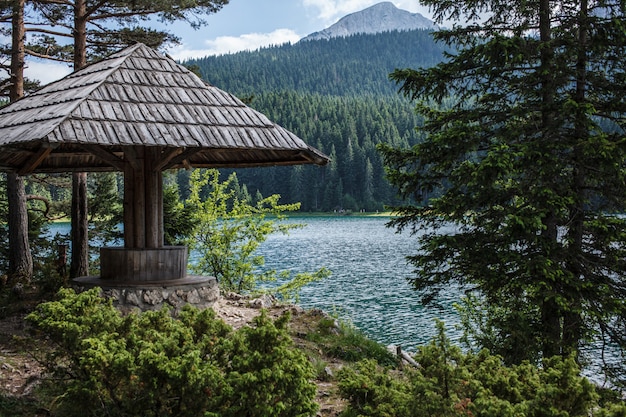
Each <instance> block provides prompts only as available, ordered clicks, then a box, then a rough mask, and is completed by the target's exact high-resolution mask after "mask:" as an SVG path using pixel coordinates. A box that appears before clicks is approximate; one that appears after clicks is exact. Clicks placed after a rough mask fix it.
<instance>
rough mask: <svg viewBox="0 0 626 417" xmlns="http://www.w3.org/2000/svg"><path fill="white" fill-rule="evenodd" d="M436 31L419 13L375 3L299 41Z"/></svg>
mask: <svg viewBox="0 0 626 417" xmlns="http://www.w3.org/2000/svg"><path fill="white" fill-rule="evenodd" d="M415 29H438V26H437V25H436V24H435V23H433V22H432V21H431V20H428V19H427V18H425V17H424V16H422V15H421V14H419V13H411V12H409V11H406V10H402V9H398V8H397V7H396V6H395V5H394V4H393V3H392V2H389V1H385V2H382V3H377V4H375V5H373V6H370V7H368V8H366V9H363V10H361V11H360V12H355V13H351V14H349V15H346V16H344V17H342V18H341V19H339V21H338V22H337V23H335V24H334V25H331V26H329V27H327V28H326V29H324V30H321V31H319V32H315V33H312V34H310V35H308V36H306V37H304V38H302V39H301V40H303V41H304V40H306V41H310V40H319V39H330V38H336V37H345V36H350V35H355V34H357V33H380V32H390V31H394V30H399V31H402V30H415Z"/></svg>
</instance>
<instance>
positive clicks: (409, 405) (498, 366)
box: [338, 324, 625, 417]
mask: <svg viewBox="0 0 626 417" xmlns="http://www.w3.org/2000/svg"><path fill="white" fill-rule="evenodd" d="M415 360H416V361H417V362H418V363H419V364H420V367H419V368H418V369H412V370H411V369H407V370H405V372H404V373H403V374H402V375H401V376H400V375H398V374H397V372H396V371H389V370H386V369H383V368H381V367H380V366H378V365H377V364H376V363H375V362H373V361H371V360H368V361H362V362H359V363H357V364H356V365H355V366H354V367H346V368H344V369H343V370H342V371H341V372H340V373H339V375H338V378H339V389H340V391H341V394H342V396H343V397H344V398H346V399H347V400H348V401H349V406H348V408H347V409H346V411H345V412H344V414H343V415H344V416H346V417H348V416H356V415H358V416H372V417H379V416H380V417H382V416H399V417H402V416H441V417H448V416H450V417H452V416H474V417H479V416H481V417H501V416H527V417H531V416H536V417H539V416H554V417H556V416H559V417H574V416H580V417H583V416H584V417H587V416H592V415H595V416H621V415H624V414H623V413H624V411H625V408H624V405H623V403H620V402H618V403H617V404H607V405H606V406H605V407H603V408H601V407H600V406H599V405H598V399H599V396H598V394H597V393H596V391H595V389H594V386H593V385H592V384H591V383H590V382H589V381H588V380H587V379H585V378H583V377H581V376H580V374H579V368H578V366H577V364H576V362H575V360H574V359H573V358H571V357H570V358H561V357H554V358H551V359H547V360H545V361H544V362H543V365H542V366H541V367H537V366H535V365H533V364H530V363H528V362H525V363H523V364H521V365H517V366H506V365H505V364H504V363H503V360H502V358H501V357H499V356H494V355H491V354H489V352H488V351H486V350H483V351H481V352H480V353H478V354H476V355H473V354H464V353H463V352H461V350H460V349H459V348H458V347H456V346H453V345H451V344H450V342H449V340H448V339H447V338H446V336H445V332H444V329H443V325H442V324H440V328H439V335H438V336H437V338H436V339H435V340H433V341H432V342H431V343H430V344H429V345H426V346H422V347H420V348H419V350H418V352H417V354H416V355H415Z"/></svg>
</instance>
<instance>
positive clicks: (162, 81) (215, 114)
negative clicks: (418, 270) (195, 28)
mask: <svg viewBox="0 0 626 417" xmlns="http://www.w3.org/2000/svg"><path fill="white" fill-rule="evenodd" d="M133 145H138V146H145V147H161V149H162V151H161V152H162V154H163V155H162V158H161V163H160V166H159V168H160V169H169V168H179V167H183V166H185V167H188V166H195V167H242V166H265V165H292V164H319V165H323V164H325V163H327V162H328V157H327V156H326V155H324V154H323V153H321V152H320V151H318V150H317V149H315V148H312V147H310V146H308V145H307V144H306V143H304V141H302V140H301V139H300V138H298V137H297V136H296V135H294V134H293V133H291V132H289V131H288V130H286V129H284V128H282V127H281V126H278V125H277V124H275V123H273V122H272V121H270V120H269V119H268V118H267V117H266V116H265V115H263V114H262V113H260V112H258V111H256V110H254V109H252V108H250V107H248V106H246V105H245V104H244V103H242V102H241V101H240V100H239V99H237V98H236V97H234V96H233V95H231V94H229V93H226V92H224V91H222V90H220V89H218V88H216V87H213V86H210V85H208V84H207V83H205V82H204V81H202V80H201V79H200V78H198V77H197V76H196V75H195V74H193V73H192V72H190V71H189V70H188V69H186V68H185V67H183V66H181V65H179V64H177V63H176V62H175V61H173V60H172V59H171V58H168V57H166V56H163V55H161V54H159V53H158V52H156V51H154V50H153V49H151V48H149V47H147V46H145V45H143V44H136V45H133V46H131V47H128V48H126V49H124V50H122V51H120V52H118V53H116V54H114V55H111V56H110V57H108V58H106V59H104V60H102V61H99V62H97V63H94V64H92V65H89V66H87V67H85V68H83V69H81V70H79V71H76V72H74V73H72V74H70V75H68V76H66V77H65V78H63V79H61V80H59V81H57V82H54V83H51V84H49V85H47V86H46V87H44V88H42V89H41V90H39V91H37V92H35V93H33V94H30V95H28V96H26V97H24V98H22V99H20V100H18V101H16V102H15V103H12V104H10V105H9V106H6V107H4V108H2V109H0V170H5V171H17V172H19V173H20V174H28V173H32V172H66V171H111V170H119V169H121V167H122V164H121V161H122V160H123V158H124V151H125V149H127V148H128V147H129V146H133Z"/></svg>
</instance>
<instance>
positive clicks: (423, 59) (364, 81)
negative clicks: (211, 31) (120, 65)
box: [184, 30, 444, 96]
mask: <svg viewBox="0 0 626 417" xmlns="http://www.w3.org/2000/svg"><path fill="white" fill-rule="evenodd" d="M443 51H444V47H443V45H440V44H437V43H435V42H434V41H433V40H432V36H431V32H430V31H427V30H413V31H404V32H387V33H379V34H369V35H365V34H360V35H353V36H349V37H345V38H332V39H329V40H318V41H302V42H298V43H296V44H293V45H290V44H285V45H281V46H273V47H268V48H262V49H259V50H257V51H254V52H238V53H236V54H229V55H220V56H211V57H206V58H202V59H198V60H192V61H187V62H184V64H186V65H197V66H198V67H199V69H200V74H201V75H202V77H203V78H204V79H205V80H207V81H208V82H210V83H211V84H213V85H215V86H217V87H219V88H221V89H224V90H226V91H229V92H231V93H234V94H237V95H251V94H254V95H257V94H260V93H263V92H267V91H285V90H287V91H297V92H299V93H304V94H306V93H319V94H323V95H332V96H348V95H350V96H363V95H369V94H374V95H386V96H392V95H395V94H396V91H397V88H396V86H395V84H394V83H392V82H391V81H389V79H388V75H389V73H390V72H391V71H393V70H394V69H396V68H406V67H429V66H432V65H434V64H436V63H438V62H440V61H441V59H442V54H443Z"/></svg>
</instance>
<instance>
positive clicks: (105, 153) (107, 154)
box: [81, 145, 124, 171]
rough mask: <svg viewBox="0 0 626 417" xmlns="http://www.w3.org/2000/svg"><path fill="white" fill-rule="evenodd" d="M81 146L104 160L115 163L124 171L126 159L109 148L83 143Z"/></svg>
mask: <svg viewBox="0 0 626 417" xmlns="http://www.w3.org/2000/svg"><path fill="white" fill-rule="evenodd" d="M81 148H83V149H84V150H86V151H87V152H89V153H91V154H93V155H95V156H96V157H98V158H100V159H102V160H103V161H104V162H107V163H109V164H111V165H113V167H115V168H116V169H117V170H118V171H124V160H123V159H121V158H120V157H118V156H117V155H115V154H114V153H113V152H111V151H109V150H108V149H106V148H104V147H102V146H100V145H83V146H81Z"/></svg>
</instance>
